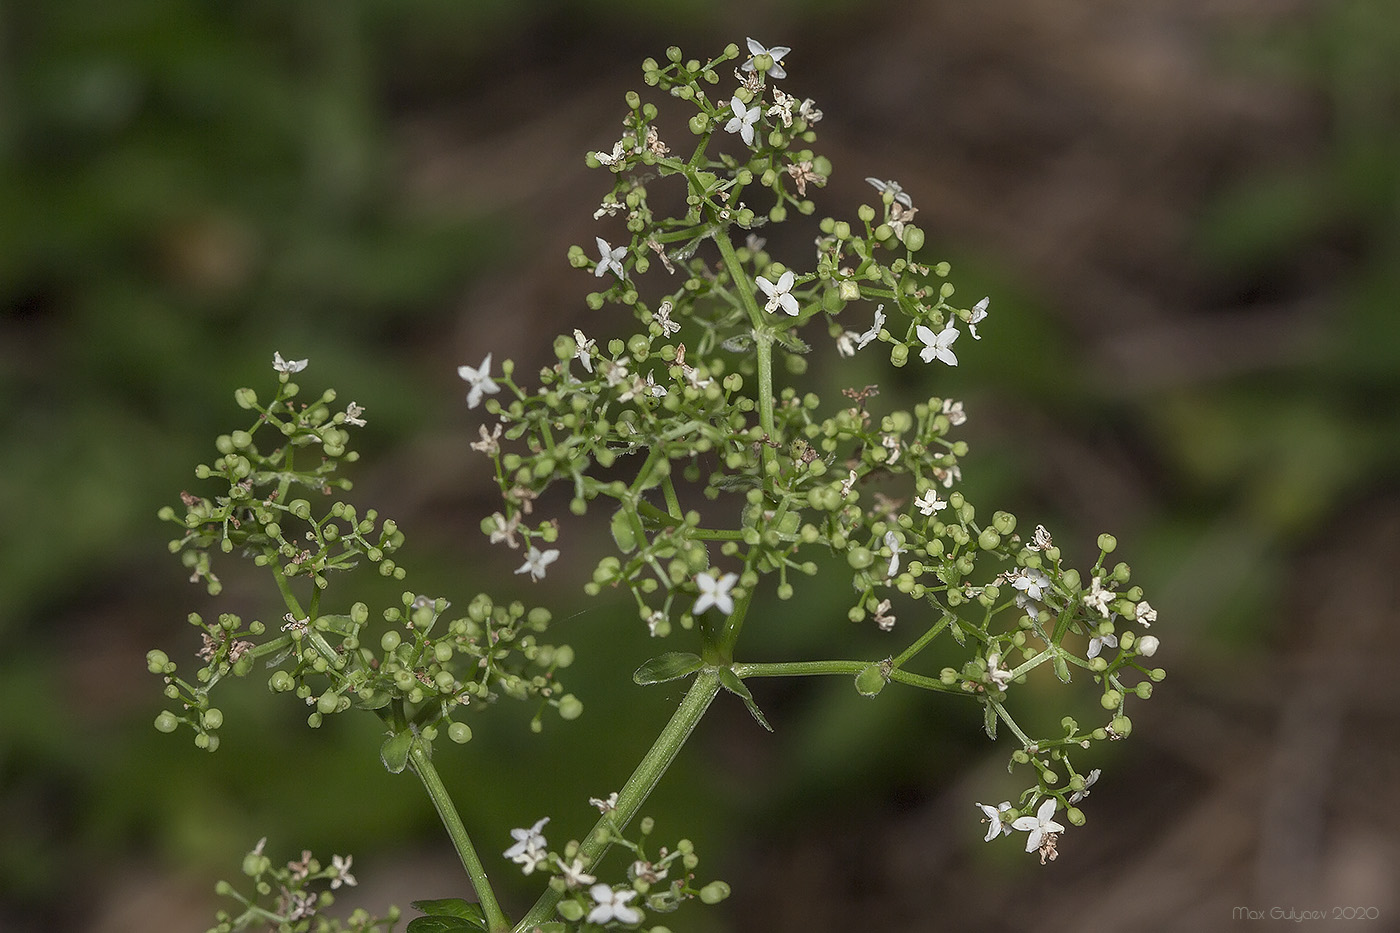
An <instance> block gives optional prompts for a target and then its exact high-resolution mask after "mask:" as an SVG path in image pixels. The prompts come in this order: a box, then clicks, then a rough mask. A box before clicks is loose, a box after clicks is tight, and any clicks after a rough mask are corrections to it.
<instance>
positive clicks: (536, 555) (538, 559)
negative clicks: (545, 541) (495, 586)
mask: <svg viewBox="0 0 1400 933" xmlns="http://www.w3.org/2000/svg"><path fill="white" fill-rule="evenodd" d="M558 559H559V550H558V549H557V548H550V549H549V550H547V551H541V550H540V549H539V548H537V547H535V546H534V545H533V544H532V545H530V551H529V553H528V554H526V555H525V563H523V564H521V565H520V567H519V569H517V570H516V571H515V572H516V573H525V572H526V571H529V573H530V579H531V580H539V579H540V578H541V577H543V576H544V570H545V568H546V567H548V566H549V565H550V564H552V563H554V562H555V561H556V560H558Z"/></svg>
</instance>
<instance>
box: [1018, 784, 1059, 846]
mask: <svg viewBox="0 0 1400 933" xmlns="http://www.w3.org/2000/svg"><path fill="white" fill-rule="evenodd" d="M1054 816H1055V798H1054V797H1051V798H1049V799H1047V800H1046V801H1045V802H1044V803H1042V804H1041V805H1040V809H1039V810H1037V811H1036V813H1035V816H1022V817H1018V818H1017V819H1016V822H1014V823H1012V824H1011V828H1012V829H1019V830H1020V831H1021V832H1023V833H1030V837H1029V838H1027V839H1026V851H1027V852H1034V851H1035V850H1036V849H1039V848H1040V841H1041V840H1042V839H1043V838H1044V837H1045V836H1046V835H1047V834H1049V833H1062V832H1064V831H1065V828H1064V827H1063V826H1061V825H1060V824H1059V823H1056V822H1055V820H1054V819H1053V817H1054Z"/></svg>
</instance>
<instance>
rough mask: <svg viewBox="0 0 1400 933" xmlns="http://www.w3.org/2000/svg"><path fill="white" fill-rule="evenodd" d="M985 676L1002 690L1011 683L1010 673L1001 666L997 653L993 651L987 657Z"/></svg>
mask: <svg viewBox="0 0 1400 933" xmlns="http://www.w3.org/2000/svg"><path fill="white" fill-rule="evenodd" d="M987 676H988V677H989V678H990V679H991V681H992V683H994V684H996V685H997V686H998V687H1000V688H1001V689H1002V690H1005V689H1006V686H1007V684H1009V683H1011V672H1010V671H1008V670H1007V669H1006V668H1004V667H1002V666H1001V654H1000V653H999V652H995V651H994V652H992V653H991V654H989V655H987Z"/></svg>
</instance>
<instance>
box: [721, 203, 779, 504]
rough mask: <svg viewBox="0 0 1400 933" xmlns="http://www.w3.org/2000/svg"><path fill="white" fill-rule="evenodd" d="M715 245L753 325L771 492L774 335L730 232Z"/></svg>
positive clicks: (774, 430)
mask: <svg viewBox="0 0 1400 933" xmlns="http://www.w3.org/2000/svg"><path fill="white" fill-rule="evenodd" d="M715 243H716V244H718V246H719V254H720V257H721V258H722V259H723V260H724V267H725V269H726V270H727V271H728V272H729V278H730V280H731V281H732V282H733V283H734V291H735V292H737V293H738V295H739V301H740V302H741V303H742V304H743V306H744V310H745V311H746V312H747V313H748V315H749V321H750V322H752V324H753V336H754V351H755V354H756V356H755V362H756V363H757V366H758V425H759V427H760V428H762V429H763V433H764V434H765V435H767V437H766V438H765V442H764V444H763V446H762V447H761V448H760V451H761V453H760V456H761V457H762V467H763V477H764V486H765V487H766V488H767V489H768V491H769V492H770V493H771V492H772V491H773V489H772V486H773V480H772V475H771V474H770V473H769V472H768V471H769V469H770V467H769V464H770V463H772V462H773V448H772V447H770V446H768V443H767V442H768V441H771V440H776V435H777V433H778V431H777V428H775V427H774V424H773V334H772V333H771V332H770V331H769V330H768V328H767V327H766V326H765V324H764V320H763V314H762V312H761V311H760V310H759V307H758V300H757V299H756V298H755V297H754V293H753V283H752V282H750V281H749V277H748V274H747V273H746V272H744V267H743V265H742V264H741V263H740V262H739V256H738V254H737V253H735V252H734V244H733V243H730V242H729V231H728V230H727V229H726V230H718V231H716V232H715Z"/></svg>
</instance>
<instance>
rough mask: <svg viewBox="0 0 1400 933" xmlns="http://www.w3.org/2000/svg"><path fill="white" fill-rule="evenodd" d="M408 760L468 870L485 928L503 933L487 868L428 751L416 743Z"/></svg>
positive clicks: (503, 918)
mask: <svg viewBox="0 0 1400 933" xmlns="http://www.w3.org/2000/svg"><path fill="white" fill-rule="evenodd" d="M408 761H409V764H410V765H412V767H413V773H414V774H416V775H418V779H419V780H420V781H422V782H423V789H424V790H426V791H427V792H428V796H429V797H430V798H432V801H433V806H434V807H436V808H437V812H438V816H440V817H441V818H442V825H443V827H444V828H446V830H447V835H448V836H449V837H451V839H452V845H453V847H454V848H456V850H457V855H458V857H460V858H461V860H462V867H463V868H465V869H466V870H467V877H469V878H470V879H471V882H472V887H473V888H475V889H476V898H477V901H478V902H479V903H480V904H481V912H482V913H483V914H485V916H486V923H487V926H488V929H489V930H490V931H491V933H506V931H508V930H510V921H509V920H507V919H506V915H505V914H504V913H502V912H501V905H500V904H498V903H497V902H496V892H495V891H493V890H492V889H491V881H490V879H488V878H487V877H486V868H485V867H484V866H483V865H482V864H481V859H480V858H479V857H478V856H477V854H476V848H475V847H474V846H473V845H472V840H471V837H470V836H468V835H467V828H466V827H465V826H464V825H462V818H461V816H459V815H458V814H457V808H456V806H454V805H453V803H452V796H451V795H450V794H448V792H447V788H446V787H444V786H443V783H442V779H441V778H440V777H438V773H437V769H436V768H434V767H433V762H432V760H431V759H430V758H429V757H428V753H427V751H426V750H424V748H423V746H422V745H420V744H418V742H417V741H415V742H414V743H413V750H412V751H411V752H409V756H408Z"/></svg>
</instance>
